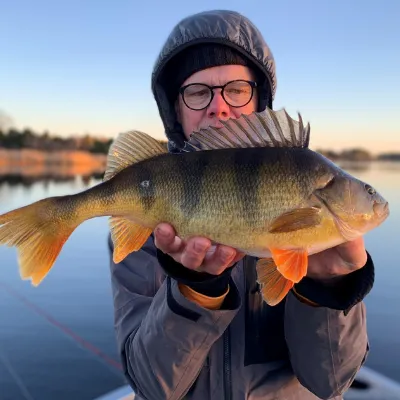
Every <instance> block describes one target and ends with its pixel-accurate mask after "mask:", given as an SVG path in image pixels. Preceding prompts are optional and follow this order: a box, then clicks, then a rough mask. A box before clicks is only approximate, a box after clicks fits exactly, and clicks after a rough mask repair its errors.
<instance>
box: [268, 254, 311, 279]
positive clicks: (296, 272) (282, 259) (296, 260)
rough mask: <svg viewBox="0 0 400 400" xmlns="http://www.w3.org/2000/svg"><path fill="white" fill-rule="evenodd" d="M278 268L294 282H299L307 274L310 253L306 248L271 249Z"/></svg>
mask: <svg viewBox="0 0 400 400" xmlns="http://www.w3.org/2000/svg"><path fill="white" fill-rule="evenodd" d="M270 250H271V254H272V258H273V260H274V262H275V264H276V266H277V270H278V271H279V272H280V273H281V274H282V275H283V276H284V277H285V278H286V279H289V280H291V281H292V282H295V283H298V282H300V281H301V279H303V277H304V276H306V275H307V267H308V253H307V250H304V249H291V250H282V249H270Z"/></svg>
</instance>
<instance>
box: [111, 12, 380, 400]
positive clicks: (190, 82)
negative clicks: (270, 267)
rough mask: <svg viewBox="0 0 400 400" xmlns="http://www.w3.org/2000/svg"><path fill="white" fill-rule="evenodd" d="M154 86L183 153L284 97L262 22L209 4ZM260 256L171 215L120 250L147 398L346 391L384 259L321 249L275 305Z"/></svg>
mask: <svg viewBox="0 0 400 400" xmlns="http://www.w3.org/2000/svg"><path fill="white" fill-rule="evenodd" d="M231 81H235V82H231ZM228 82H231V83H229V84H228V85H227V86H225V85H226V84H227V83H228ZM199 85H203V86H199ZM204 85H208V86H210V87H211V86H218V87H212V88H208V87H207V86H204ZM152 88H153V93H154V96H155V99H156V101H157V105H158V107H159V111H160V116H161V118H162V121H163V123H164V126H165V132H166V135H167V137H168V147H169V150H170V152H172V153H177V155H176V156H177V157H178V156H179V153H180V152H181V151H182V149H183V147H184V146H185V139H186V138H188V136H189V135H190V133H191V132H192V131H193V130H196V129H199V128H202V127H206V126H209V125H214V126H218V120H220V119H222V120H224V119H228V118H237V117H238V116H239V115H240V114H241V113H251V112H252V111H255V110H258V111H261V110H263V109H264V108H265V107H266V106H268V107H270V108H272V102H273V98H274V94H275V89H276V77H275V63H274V59H273V57H272V54H271V52H270V50H269V48H268V46H267V44H266V43H265V42H264V39H263V38H262V36H261V34H260V33H259V31H258V30H257V29H256V28H255V27H254V25H253V24H252V23H251V22H250V21H249V20H248V19H246V18H245V17H243V16H242V15H240V14H238V13H235V12H229V11H210V12H204V13H200V14H197V15H193V16H190V17H188V18H186V19H184V20H183V21H181V22H180V23H179V24H178V25H177V26H176V27H175V28H174V29H173V31H172V32H171V34H170V36H169V38H168V39H167V41H166V43H165V45H164V47H163V49H162V50H161V53H160V56H159V58H158V60H157V63H156V65H155V68H154V71H153V75H152ZM238 94H240V96H238ZM109 245H110V254H112V250H113V248H112V243H111V241H110V242H109ZM255 261H256V260H255V259H254V258H253V257H248V256H246V257H243V254H240V253H237V252H236V251H235V250H234V249H231V248H229V247H226V246H216V247H215V248H214V247H211V243H210V241H209V240H208V239H207V238H192V239H190V240H188V241H187V242H186V243H183V242H182V241H181V240H180V239H179V238H178V237H175V232H174V230H173V227H172V226H170V225H167V224H160V226H158V227H157V229H156V230H155V232H154V235H152V236H151V237H150V239H149V240H148V241H147V243H146V244H145V245H144V246H143V248H142V249H141V250H140V251H138V252H135V253H132V254H130V255H129V256H128V257H127V258H126V259H125V260H124V261H123V262H121V263H120V264H118V265H115V264H114V263H113V262H112V261H111V274H112V285H113V293H114V304H115V328H116V335H117V341H118V348H119V351H120V354H121V359H122V362H123V368H124V373H125V375H126V377H127V379H128V381H129V383H130V385H131V386H132V388H133V390H134V391H135V393H136V394H137V398H138V399H147V400H153V399H154V400H161V399H169V400H175V399H182V398H187V399H200V400H204V399H231V400H241V399H251V400H257V399H264V400H268V399H285V400H289V399H293V400H294V399H299V400H309V399H328V398H334V399H341V398H342V393H344V392H345V391H346V389H347V388H348V387H349V386H350V384H351V382H352V380H353V378H354V376H355V374H356V373H357V371H358V369H359V368H360V366H361V365H362V364H363V362H364V360H365V357H366V355H367V352H368V340H367V333H366V317H365V308H364V305H363V303H362V299H363V298H364V297H365V295H366V294H367V293H368V291H369V290H370V289H371V287H372V284H373V278H374V267H373V263H372V260H371V258H370V257H369V255H368V253H367V252H366V250H365V248H364V245H363V241H362V239H361V240H357V241H354V242H351V243H347V244H345V245H342V246H338V247H336V248H334V249H330V250H327V251H325V252H323V253H320V254H317V255H314V256H311V257H310V261H309V272H308V276H307V277H306V278H304V279H303V280H302V281H301V282H300V283H299V284H297V285H295V287H294V289H293V290H292V291H291V292H289V294H288V295H287V297H286V298H285V300H284V301H283V302H281V303H280V304H279V305H277V306H275V307H270V306H268V305H267V304H266V303H265V302H263V301H262V298H261V294H260V291H259V287H258V285H257V283H256V272H255Z"/></svg>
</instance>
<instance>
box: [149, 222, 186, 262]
mask: <svg viewBox="0 0 400 400" xmlns="http://www.w3.org/2000/svg"><path fill="white" fill-rule="evenodd" d="M154 244H155V246H156V247H158V248H159V249H160V250H161V251H162V252H163V253H166V254H172V253H177V252H179V251H180V249H181V248H182V240H181V239H180V238H179V237H177V236H176V235H175V230H174V228H173V227H172V226H171V225H169V224H165V223H161V224H159V225H157V226H156V229H155V230H154Z"/></svg>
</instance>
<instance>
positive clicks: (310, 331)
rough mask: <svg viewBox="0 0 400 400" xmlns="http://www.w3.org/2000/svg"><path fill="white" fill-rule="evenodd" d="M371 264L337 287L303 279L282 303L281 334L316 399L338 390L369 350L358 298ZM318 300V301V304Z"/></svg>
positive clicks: (367, 281) (362, 307) (365, 290)
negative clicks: (304, 298) (283, 328)
mask: <svg viewBox="0 0 400 400" xmlns="http://www.w3.org/2000/svg"><path fill="white" fill-rule="evenodd" d="M373 277H374V266H373V263H372V260H371V257H370V256H369V254H368V261H367V264H366V265H365V266H364V267H363V268H361V269H360V270H359V271H356V272H353V273H351V274H349V278H348V279H347V278H346V281H345V282H343V284H342V285H341V287H335V288H330V289H328V288H326V287H322V286H321V287H319V286H318V284H317V283H316V282H307V281H305V282H304V283H303V284H302V286H299V287H297V288H296V289H297V290H296V292H300V293H301V296H304V297H306V298H307V299H310V298H311V299H310V300H311V301H312V302H314V303H318V304H320V306H317V307H315V306H312V305H309V304H306V303H305V302H303V301H301V300H300V299H299V298H298V297H297V296H295V295H294V294H293V293H292V292H290V293H289V294H288V296H287V299H286V306H285V337H286V342H287V345H288V349H289V354H290V360H291V364H292V367H293V370H294V373H295V375H296V376H297V378H298V380H299V382H300V383H301V384H302V385H303V386H305V387H306V388H307V389H308V390H310V391H311V392H312V393H314V394H315V395H316V396H318V397H319V398H321V399H330V398H332V397H335V396H340V395H343V393H344V392H345V391H346V390H347V389H348V388H349V387H350V385H351V383H352V382H353V380H354V378H355V376H356V374H357V372H358V370H359V369H360V368H361V366H362V365H363V363H364V362H365V359H366V357H367V354H368V351H369V344H368V337H367V325H366V310H365V305H364V303H363V302H362V299H363V298H364V297H365V296H366V294H367V293H368V292H369V290H370V289H371V287H372V285H373ZM321 303H322V305H321Z"/></svg>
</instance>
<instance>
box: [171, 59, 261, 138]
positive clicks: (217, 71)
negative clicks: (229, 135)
mask: <svg viewBox="0 0 400 400" xmlns="http://www.w3.org/2000/svg"><path fill="white" fill-rule="evenodd" d="M237 79H243V80H246V81H254V76H253V73H252V71H251V70H250V69H249V68H247V67H245V66H243V65H222V66H218V67H212V68H208V69H204V70H202V71H199V72H196V73H194V74H193V75H191V76H190V77H189V78H188V79H186V81H185V82H184V83H183V84H182V86H186V85H189V84H191V83H205V84H207V85H209V86H214V85H215V86H216V85H224V84H225V83H227V82H229V81H233V80H237ZM257 103H258V99H257V91H256V89H255V90H254V95H253V98H252V99H251V101H250V102H249V103H248V104H246V105H245V106H243V107H239V108H238V107H232V106H230V105H229V104H227V103H226V102H225V100H224V99H223V97H222V95H221V89H214V98H213V99H212V101H211V103H210V104H209V105H208V107H207V108H205V109H203V110H192V109H190V108H188V107H187V106H186V104H185V103H184V101H183V99H182V96H181V95H179V99H178V101H177V103H176V112H177V116H178V121H179V122H180V124H181V125H182V128H183V131H184V134H185V136H186V138H187V139H188V138H189V136H190V134H191V133H192V132H193V131H196V130H199V129H201V128H207V127H208V126H215V127H217V128H221V127H222V125H221V124H220V123H218V121H219V120H227V119H229V118H239V117H240V115H241V114H251V113H252V112H254V111H256V109H257Z"/></svg>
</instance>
